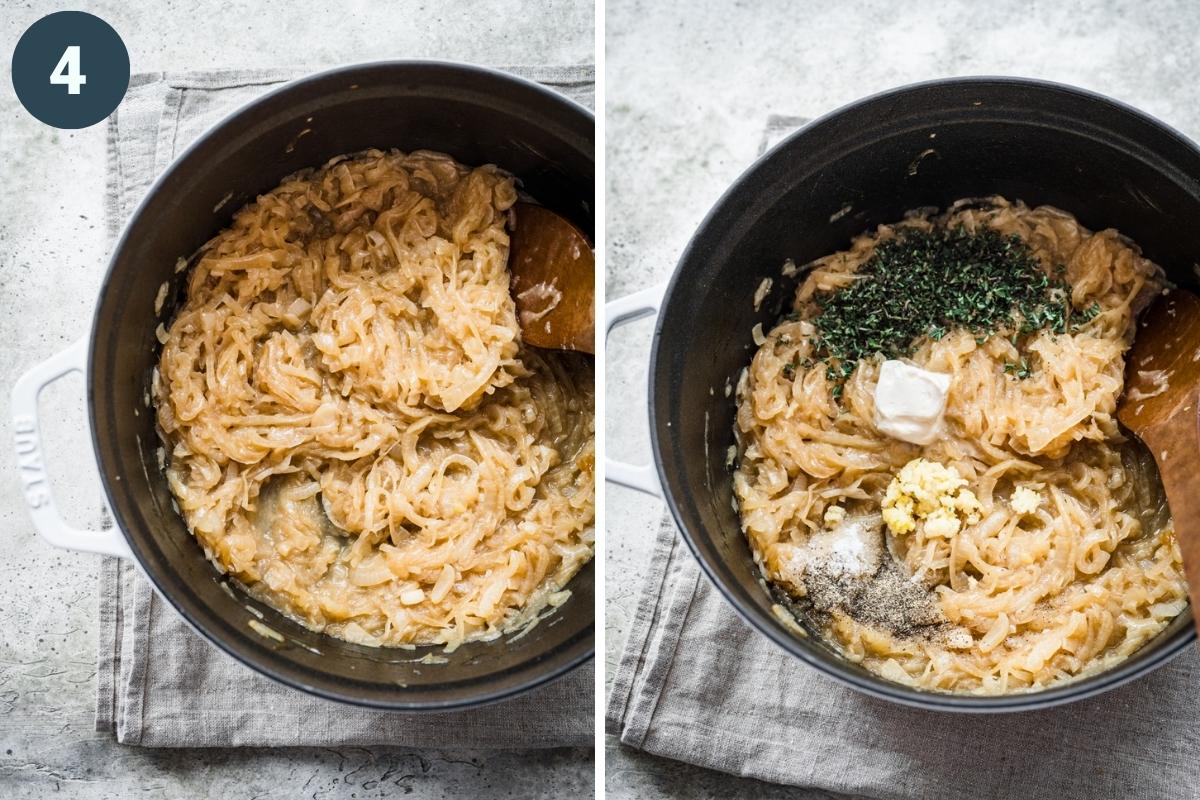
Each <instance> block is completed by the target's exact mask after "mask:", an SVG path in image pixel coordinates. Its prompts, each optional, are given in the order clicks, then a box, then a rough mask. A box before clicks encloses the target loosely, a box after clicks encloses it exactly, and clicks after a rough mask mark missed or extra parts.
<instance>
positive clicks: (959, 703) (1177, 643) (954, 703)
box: [648, 75, 1200, 713]
mask: <svg viewBox="0 0 1200 800" xmlns="http://www.w3.org/2000/svg"><path fill="white" fill-rule="evenodd" d="M971 86H980V87H984V86H986V87H989V88H990V87H995V86H1012V87H1022V88H1029V89H1036V90H1039V91H1044V92H1056V93H1061V94H1070V95H1074V96H1076V97H1078V98H1080V99H1083V100H1085V101H1087V102H1089V103H1094V104H1098V105H1104V106H1106V107H1108V108H1110V109H1112V110H1114V111H1116V112H1119V113H1122V114H1125V115H1127V116H1130V117H1134V118H1136V119H1138V120H1139V121H1141V122H1143V123H1146V124H1148V125H1150V126H1152V127H1154V128H1157V129H1158V130H1160V131H1161V132H1162V133H1165V134H1167V135H1169V136H1170V137H1172V138H1174V139H1176V140H1177V141H1178V142H1179V143H1180V144H1182V145H1184V146H1186V147H1188V148H1189V149H1191V150H1192V151H1193V152H1195V153H1196V154H1197V155H1200V145H1197V143H1196V142H1194V141H1193V140H1191V139H1190V138H1188V137H1187V136H1185V135H1183V134H1182V133H1180V132H1179V131H1178V130H1176V129H1175V128H1174V127H1172V126H1171V125H1168V124H1167V123H1165V122H1163V121H1162V120H1159V119H1157V118H1155V117H1153V116H1151V115H1150V114H1147V113H1146V112H1144V111H1141V110H1140V109H1137V108H1135V107H1134V106H1131V105H1129V104H1128V103H1124V102H1122V101H1120V100H1116V99H1114V98H1111V97H1108V96H1106V95H1102V94H1100V93H1098V92H1093V91H1091V90H1088V89H1081V88H1079V87H1076V86H1071V85H1069V84H1065V83H1059V82H1056V81H1048V80H1042V79H1039V78H1022V77H1016V76H1006V75H972V76H962V77H952V78H936V79H933V80H925V81H917V82H915V83H908V84H904V85H901V86H897V87H893V88H890V89H885V90H883V91H879V92H874V93H872V94H869V95H867V96H865V97H862V98H859V99H857V100H853V101H851V102H849V103H845V104H843V105H841V106H839V107H837V108H836V109H834V110H832V111H829V112H827V113H825V114H822V115H821V116H819V117H816V118H814V119H812V120H810V121H809V122H807V123H805V124H804V125H802V126H801V127H799V128H798V129H797V130H795V131H793V132H792V133H790V134H788V136H786V137H785V138H784V139H782V140H781V141H780V142H778V143H777V144H776V145H775V146H773V147H771V148H770V149H769V150H767V151H766V152H764V153H763V154H762V155H760V156H759V157H758V158H756V159H755V160H754V161H753V162H752V163H751V164H750V165H749V166H748V167H747V168H746V169H745V170H743V171H742V173H741V174H740V175H739V176H738V177H737V178H736V179H735V180H734V181H733V183H731V184H730V185H729V187H728V188H727V189H726V190H725V191H724V192H722V193H721V196H720V197H719V198H718V199H717V201H716V202H715V203H714V204H713V206H712V208H711V209H709V211H708V213H707V214H705V216H704V218H703V220H702V221H701V222H700V224H699V226H697V228H696V230H695V232H694V233H693V234H692V236H691V238H690V239H689V241H688V244H687V245H686V246H685V247H684V249H683V252H682V253H681V254H680V256H679V261H678V262H677V264H676V268H675V271H674V272H673V273H672V275H671V277H670V279H669V280H668V281H667V284H666V288H665V290H664V293H663V299H662V306H661V308H662V310H663V311H665V309H666V308H667V307H668V306H669V305H670V302H671V299H672V297H673V296H674V294H675V292H676V290H677V288H678V287H680V286H681V285H682V284H684V283H686V281H685V279H684V275H683V272H684V270H683V269H682V267H683V266H684V264H686V263H688V262H689V261H691V260H693V259H695V258H697V257H698V256H699V251H698V250H697V244H698V240H699V239H700V238H701V235H702V234H703V233H704V232H705V231H706V230H708V229H709V228H710V227H713V226H715V225H716V224H717V219H718V217H719V216H720V215H721V213H723V210H724V208H725V207H726V206H727V205H728V204H729V203H730V201H731V200H733V199H735V198H736V197H738V196H739V195H740V194H741V193H742V192H743V190H744V187H745V186H746V185H747V184H749V183H750V182H751V181H752V180H753V179H754V178H755V177H756V176H757V175H758V173H759V172H760V171H761V170H763V169H764V168H766V167H767V165H769V163H770V162H772V161H773V160H774V159H775V158H776V157H777V156H778V155H779V154H781V153H782V152H783V151H784V150H785V149H787V148H789V147H791V146H793V144H794V142H795V141H796V140H798V139H800V138H802V137H804V136H806V135H809V134H810V133H811V132H812V131H813V130H815V129H817V128H819V127H821V126H822V125H825V124H827V123H828V122H830V121H831V120H834V119H836V118H838V117H840V116H842V115H843V114H845V113H847V112H850V111H853V110H856V109H859V108H861V107H862V106H866V105H870V104H872V103H876V102H879V101H881V100H888V99H892V98H896V97H899V96H903V95H907V94H909V93H912V92H915V91H927V90H936V89H944V88H948V87H971ZM665 316H666V315H665V314H664V313H662V311H660V313H659V314H658V315H657V317H656V319H655V325H654V334H653V338H652V339H651V346H650V369H649V375H650V380H649V381H648V383H649V391H648V400H649V413H650V441H651V450H652V452H653V456H654V465H655V468H656V470H657V474H658V480H659V485H660V486H662V487H663V492H662V493H663V499H664V500H665V501H666V504H667V507H668V508H669V509H670V512H671V516H672V518H673V519H674V522H675V525H676V527H677V528H679V531H680V533H681V535H682V537H683V540H684V542H685V543H686V544H687V546H688V549H689V550H690V551H691V553H692V556H693V557H694V558H695V559H696V561H697V562H698V563H699V564H700V568H701V570H702V571H703V572H704V574H705V575H706V576H707V578H708V580H709V581H710V582H711V583H712V584H713V585H714V586H716V588H717V590H718V591H719V592H720V594H721V596H722V597H723V598H724V599H725V601H726V602H727V603H728V604H729V605H730V606H731V607H732V608H733V609H734V610H735V611H736V612H737V614H738V616H739V617H741V619H742V620H743V621H744V622H746V623H748V624H749V625H750V626H751V627H752V628H754V629H755V630H756V631H757V632H758V633H760V634H762V635H763V636H765V637H766V638H767V639H769V640H770V641H772V642H774V643H775V644H776V645H777V646H779V647H780V648H782V649H783V650H785V651H786V652H787V653H788V654H789V655H791V656H793V657H795V658H798V659H800V660H801V661H802V662H804V663H805V664H807V665H808V666H810V667H813V668H814V669H816V670H818V671H820V672H821V673H823V674H825V675H827V676H829V677H831V678H833V679H834V680H836V681H837V682H839V683H841V684H842V685H844V686H848V687H850V688H851V689H855V690H857V691H859V692H862V693H864V694H866V695H869V696H871V697H875V698H879V699H881V700H888V701H891V702H894V703H897V704H900V705H904V706H908V707H911V708H919V709H923V710H933V711H948V712H957V713H1003V712H1014V711H1033V710H1039V709H1045V708H1050V707H1053V706H1059V705H1065V704H1067V703H1071V702H1074V701H1076V700H1082V699H1085V698H1088V697H1094V696H1096V695H1098V694H1102V693H1103V692H1106V691H1108V690H1109V689H1113V688H1116V687H1117V686H1120V685H1122V684H1125V683H1128V682H1129V681H1132V680H1134V679H1136V678H1139V677H1142V676H1143V675H1146V674H1148V673H1150V672H1153V671H1154V670H1156V669H1158V668H1159V667H1161V666H1163V665H1164V664H1166V663H1167V662H1169V661H1170V660H1172V659H1173V658H1175V657H1176V656H1178V655H1179V654H1180V653H1182V652H1183V651H1184V650H1185V649H1186V648H1187V646H1188V645H1189V644H1191V643H1192V642H1193V641H1195V640H1196V638H1197V635H1196V628H1195V626H1194V625H1188V626H1186V627H1185V628H1183V629H1182V630H1181V631H1179V632H1177V633H1175V634H1173V639H1172V640H1171V641H1168V642H1166V643H1164V644H1163V645H1162V646H1160V647H1159V648H1158V650H1157V651H1156V652H1155V653H1154V654H1152V656H1150V657H1149V658H1148V659H1147V660H1145V661H1143V662H1140V663H1131V660H1132V658H1133V656H1136V655H1137V652H1140V651H1136V652H1135V653H1134V654H1133V655H1132V656H1130V657H1129V658H1126V659H1125V660H1123V661H1121V662H1119V663H1118V664H1116V665H1114V666H1113V667H1111V668H1109V669H1107V670H1105V671H1103V672H1100V673H1097V674H1095V675H1090V676H1087V677H1083V678H1080V679H1078V680H1076V681H1072V682H1070V683H1066V684H1062V685H1058V686H1054V687H1051V688H1049V689H1041V690H1037V691H1025V692H1016V693H1011V694H1001V695H971V694H950V693H942V692H931V691H923V690H918V689H913V688H910V687H907V686H904V685H902V684H899V683H894V682H892V681H888V680H886V679H884V678H882V677H877V676H874V675H870V674H862V673H859V672H856V671H854V670H851V669H849V668H848V667H847V666H846V665H847V664H848V663H849V662H847V661H846V660H845V659H844V658H843V657H841V656H840V655H837V654H836V653H835V656H836V661H833V662H826V661H823V660H821V659H819V658H817V657H816V656H815V655H814V654H813V653H812V652H810V646H809V645H805V644H803V643H802V640H801V639H799V638H798V637H796V636H794V635H792V634H790V633H787V632H786V631H784V630H783V629H782V627H781V626H779V625H777V624H775V623H774V622H771V621H769V620H767V618H766V615H765V614H762V613H761V612H760V611H759V610H758V609H749V608H745V607H743V606H742V604H741V603H740V602H739V601H738V600H737V599H736V598H735V596H734V592H733V590H732V589H731V588H730V586H729V585H727V584H726V583H725V581H724V580H722V578H721V577H720V576H719V575H718V573H717V570H716V569H715V568H714V567H713V566H712V565H711V564H709V563H708V561H707V560H706V558H705V557H704V556H703V555H702V554H701V547H700V545H699V543H698V542H697V541H696V539H695V537H694V536H693V535H692V533H691V531H690V530H689V528H688V527H687V525H685V524H684V522H683V520H684V515H683V513H682V507H681V505H680V504H679V502H678V501H677V500H676V498H675V496H674V493H673V492H672V490H671V488H670V483H669V480H668V477H669V469H668V466H667V462H666V457H665V454H664V441H665V439H666V436H661V437H660V424H662V423H663V420H661V419H660V418H659V415H658V413H657V411H656V405H655V399H656V398H655V392H656V384H657V381H656V379H655V376H657V375H658V370H659V363H658V359H659V344H660V339H661V336H662V327H663V320H664V319H665ZM1189 611H1190V606H1189V609H1187V610H1185V611H1184V612H1182V613H1189ZM1159 635H1160V636H1161V635H1162V634H1161V633H1160V634H1159Z"/></svg>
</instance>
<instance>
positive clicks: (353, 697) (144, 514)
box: [14, 62, 595, 711]
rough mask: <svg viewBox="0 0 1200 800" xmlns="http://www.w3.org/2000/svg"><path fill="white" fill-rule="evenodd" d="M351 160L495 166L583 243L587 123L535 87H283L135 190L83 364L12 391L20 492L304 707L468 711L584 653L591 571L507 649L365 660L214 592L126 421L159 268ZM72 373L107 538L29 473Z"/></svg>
mask: <svg viewBox="0 0 1200 800" xmlns="http://www.w3.org/2000/svg"><path fill="white" fill-rule="evenodd" d="M306 130H307V132H304V131H306ZM302 132H304V133H303V135H301V134H302ZM368 147H378V148H381V149H388V148H399V149H401V150H416V149H421V148H428V149H433V150H440V151H443V152H447V153H449V154H451V155H453V156H454V157H455V158H457V159H458V160H459V161H462V162H464V163H467V164H483V163H495V164H498V165H500V166H501V167H503V168H504V169H507V170H509V171H510V172H512V173H513V174H514V175H516V176H517V177H518V178H519V179H520V181H521V184H522V186H523V188H524V190H525V191H527V192H528V193H529V194H530V195H532V196H533V197H535V198H537V199H538V200H539V201H541V202H542V203H544V204H545V205H547V206H550V207H551V208H553V209H555V210H557V211H559V212H560V213H563V214H565V215H566V216H568V217H570V218H571V219H572V220H573V221H574V222H575V223H576V224H578V225H579V226H580V227H581V228H582V229H583V230H584V231H585V232H587V233H589V234H591V233H592V232H593V229H594V220H593V211H592V209H593V198H594V189H595V173H594V166H595V162H594V153H595V127H594V119H593V116H592V114H591V112H589V111H588V110H586V109H584V108H582V107H581V106H578V105H576V104H575V103H572V102H571V101H569V100H567V99H565V98H563V97H562V96H560V95H558V94H556V93H555V92H553V91H551V90H549V89H546V88H544V87H541V86H538V85H537V84H534V83H531V82H528V81H525V80H522V79H519V78H515V77H513V76H510V75H505V74H502V73H499V72H495V71H492V70H487V69H482V68H479V67H472V66H465V65H458V64H447V63H435V62H389V63H377V64H366V65H360V66H352V67H345V68H341V69H335V70H332V71H330V72H324V73H320V74H318V75H314V76H311V77H308V78H304V79H302V80H299V81H295V82H293V83H289V84H288V85H286V86H284V87H282V88H280V89H278V90H276V91H273V92H271V93H270V94H267V95H266V96H264V97H262V98H261V99H259V100H256V101H255V102H253V103H251V104H249V105H247V106H246V107H244V108H242V109H241V110H240V111H238V112H236V113H235V114H233V115H232V116H230V117H229V118H227V119H226V120H224V121H223V122H221V123H220V124H219V125H217V126H216V127H215V128H213V129H212V130H211V131H209V132H208V133H207V134H205V135H204V136H203V137H201V138H200V140H199V141H197V142H196V143H195V144H194V145H192V146H191V147H190V148H189V149H188V150H187V152H185V153H184V154H183V155H182V156H180V157H179V158H178V159H177V160H176V161H175V163H174V164H172V165H171V167H170V168H169V169H168V170H167V171H166V173H165V174H163V176H162V177H161V178H159V180H158V181H157V182H156V183H155V184H154V186H153V187H152V188H151V189H150V191H149V192H148V194H147V195H146V198H145V200H144V201H143V202H142V204H141V206H140V207H139V208H138V210H137V211H136V212H135V213H134V215H133V217H132V219H130V220H129V223H128V225H127V226H126V228H125V232H124V234H123V235H122V236H121V238H120V241H119V242H118V243H117V246H116V249H115V251H114V253H113V256H112V263H111V264H110V266H109V270H108V276H107V277H106V278H105V281H104V284H103V287H102V288H101V290H100V298H99V302H98V304H97V308H96V315H95V320H94V322H93V326H92V333H91V337H90V341H91V348H90V354H88V356H87V361H86V367H85V365H84V362H83V357H84V354H85V353H87V350H86V348H87V344H86V341H84V340H81V341H80V342H79V343H77V345H75V346H74V347H72V348H69V349H68V350H67V351H64V352H63V353H60V354H59V355H58V356H55V357H53V358H51V359H50V360H49V361H47V362H46V363H44V364H42V365H39V366H38V367H35V368H34V369H33V370H30V372H29V373H27V374H26V375H25V376H24V377H23V378H22V379H21V381H19V382H18V385H17V387H16V389H15V390H14V415H15V417H14V420H15V429H16V431H17V432H18V434H17V438H18V442H17V449H18V453H19V454H20V457H21V458H22V465H23V477H24V480H25V485H26V497H27V499H28V501H29V504H30V507H31V509H32V510H33V514H34V518H35V522H36V523H37V526H38V528H39V530H41V531H42V533H43V534H44V535H46V536H47V537H48V538H50V539H51V541H53V542H55V543H57V544H63V545H65V546H70V547H75V548H77V549H85V550H92V551H98V552H108V553H111V554H114V555H125V556H131V557H132V558H134V559H135V560H136V561H137V563H138V564H139V566H140V567H141V569H142V570H143V572H144V573H145V574H146V575H147V576H148V577H149V578H150V580H151V581H152V582H153V583H154V586H155V587H156V588H157V589H158V591H159V593H160V594H161V595H162V596H163V597H165V598H166V599H167V601H168V602H170V603H171V605H173V606H174V607H175V608H176V610H178V611H179V613H180V614H182V615H183V617H184V618H185V619H187V621H188V622H190V623H191V624H192V626H194V627H195V628H196V630H198V631H199V632H200V633H201V634H203V635H204V636H205V637H207V638H208V639H209V640H210V641H211V642H213V643H214V644H215V645H217V646H218V647H220V648H221V649H222V650H224V651H226V652H227V653H229V654H230V655H232V656H233V657H235V658H237V659H238V660H239V661H241V662H243V663H244V664H246V665H247V666H250V667H252V668H253V669H255V670H257V671H258V672H261V673H262V674H264V675H267V676H269V677H272V678H275V679H276V680H279V681H282V682H283V683H286V684H288V685H290V686H293V687H295V688H297V689H301V690H303V691H305V692H309V693H311V694H314V695H319V696H321V697H327V698H330V699H334V700H342V701H347V702H351V703H356V704H360V705H366V706H374V707H378V708H386V709H397V710H408V711H418V710H428V709H445V708H453V707H463V706H471V705H477V704H480V703H484V702H488V701H492V700H498V699H501V698H504V697H508V696H511V695H514V694H516V693H518V692H521V691H524V690H527V689H530V688H533V687H535V686H538V685H540V684H543V683H546V682H547V681H550V680H552V679H554V678H556V677H558V676H560V675H562V674H564V673H565V672H567V671H568V670H570V669H572V668H573V667H576V666H578V665H579V664H581V663H583V662H584V661H586V660H587V659H588V658H590V657H591V655H592V651H593V646H594V645H593V628H594V617H595V614H594V608H593V600H594V593H595V574H594V569H593V567H592V565H590V564H589V565H588V566H587V567H585V568H584V569H583V570H582V571H581V572H580V573H579V574H578V575H577V576H576V577H575V579H574V580H573V581H572V582H571V585H570V588H571V590H572V592H573V593H572V595H571V598H570V600H568V601H567V602H566V603H565V604H564V605H563V606H562V607H561V608H559V609H558V610H557V611H556V612H555V617H554V618H552V619H550V620H547V621H545V622H543V623H542V624H540V625H538V626H537V627H536V628H534V629H533V631H532V632H530V633H529V634H528V635H526V636H524V637H522V638H520V639H519V640H517V641H515V642H509V641H507V639H508V638H510V637H503V638H501V639H499V640H496V641H494V642H490V643H481V642H477V643H473V644H468V645H464V646H463V647H461V648H459V649H458V650H456V651H455V652H454V653H452V654H449V655H448V656H447V658H448V659H449V662H448V663H446V664H436V665H430V664H414V663H413V661H414V659H416V658H420V657H421V656H422V655H423V651H424V650H427V649H429V648H421V649H419V650H418V651H417V652H415V653H414V652H411V651H407V650H397V649H387V648H383V649H375V648H370V647H363V646H359V645H355V644H350V643H347V642H344V641H340V640H337V639H333V638H331V637H326V636H323V635H321V634H318V633H314V632H312V631H309V630H307V629H305V628H303V627H301V626H300V625H298V624H296V623H294V622H292V621H290V620H288V619H287V618H285V617H284V616H283V615H282V614H280V613H278V612H276V611H275V610H273V609H271V608H270V607H267V606H265V605H263V604H262V603H259V602H257V601H254V600H251V599H249V598H248V597H246V596H245V595H244V594H243V593H241V592H235V594H236V597H235V596H232V595H231V594H229V593H227V592H226V591H225V590H223V589H222V585H221V584H222V582H223V579H222V577H221V576H220V575H219V574H218V573H217V571H216V570H215V569H214V568H213V565H212V564H211V563H209V562H208V561H207V560H205V558H204V555H203V553H202V552H201V549H200V547H199V546H198V544H197V543H196V540H195V539H194V538H193V537H192V536H191V534H189V533H188V531H187V528H186V527H185V526H184V523H183V520H182V519H181V518H180V517H179V515H178V514H177V513H176V512H175V511H174V510H173V509H172V505H171V494H170V491H169V489H168V487H167V482H166V480H165V478H164V476H163V473H162V470H161V469H160V468H159V465H158V463H157V460H156V456H155V450H156V448H157V447H158V437H157V434H156V433H155V430H154V415H153V413H151V412H147V411H146V410H145V408H144V399H143V398H144V397H145V393H146V391H147V386H148V381H149V377H150V374H151V370H152V369H153V367H154V365H155V363H156V361H157V358H158V352H159V345H158V342H157V341H156V339H155V335H154V328H155V325H156V320H155V313H154V301H155V293H156V291H157V290H158V287H159V285H160V284H161V283H162V282H163V281H164V280H166V281H171V282H172V286H174V287H176V288H178V281H179V280H180V279H181V278H180V276H176V275H175V274H174V265H175V262H176V259H178V258H180V257H181V256H185V257H186V256H190V255H191V254H192V253H193V252H195V251H196V250H197V248H199V247H200V246H201V245H202V244H204V242H206V241H207V240H208V239H209V238H210V237H212V236H213V235H214V234H215V233H216V232H217V231H218V230H220V229H221V228H223V227H225V226H226V225H227V224H228V223H229V221H230V219H231V217H232V214H233V212H234V211H236V210H237V209H238V208H239V207H241V206H242V205H243V204H245V203H246V202H247V201H249V200H251V199H253V198H254V197H256V196H257V195H258V194H260V193H262V192H265V191H268V190H270V189H272V188H273V187H275V186H276V185H277V184H278V183H279V182H280V180H281V179H282V178H283V177H284V176H285V175H288V174H289V173H292V172H294V171H296V170H298V169H301V168H304V167H311V166H316V165H319V164H321V163H323V162H325V161H326V160H327V159H329V158H331V157H333V156H335V155H338V154H341V153H350V152H355V151H359V150H363V149H366V148H368ZM73 369H84V370H85V378H86V382H87V395H88V410H89V414H90V422H91V428H92V436H93V443H94V445H95V449H96V455H97V459H98V462H99V467H100V474H101V476H102V478H103V482H104V488H105V490H106V492H107V496H108V502H109V507H110V508H111V509H112V512H113V516H114V518H115V520H116V523H117V527H118V528H119V531H113V532H108V533H102V532H85V531H74V530H72V529H70V528H69V527H68V526H66V525H65V524H64V523H63V522H62V520H61V519H60V518H59V517H58V515H57V514H56V512H55V511H54V508H53V502H52V500H51V499H50V494H49V491H48V488H47V486H46V481H45V475H44V472H43V471H42V469H41V464H40V459H39V458H38V455H39V447H40V445H39V442H38V436H37V425H36V406H35V405H33V404H31V400H30V398H36V392H37V390H38V389H39V388H40V387H41V386H42V385H44V384H45V383H47V382H49V381H51V380H53V379H54V378H56V377H58V376H59V375H62V374H65V373H66V372H69V371H71V370H73ZM32 402H35V400H34V401H32ZM135 410H141V412H142V413H139V414H136V415H135ZM247 606H249V607H252V608H254V609H256V610H257V611H258V612H260V613H261V614H262V618H263V620H264V622H265V623H266V624H267V625H268V626H269V627H270V628H272V629H274V630H275V631H278V632H279V633H281V634H283V636H284V638H285V639H286V642H285V643H283V644H280V643H278V642H274V641H272V640H270V639H267V638H264V637H263V636H260V635H259V634H257V633H255V632H254V631H253V630H252V629H251V628H250V627H249V626H248V623H249V622H250V621H251V620H254V619H256V616H253V615H252V614H251V612H250V611H248V610H247ZM310 648H311V649H310ZM314 650H315V651H319V653H318V652H313V651H314ZM438 654H439V655H441V652H440V649H439V650H438Z"/></svg>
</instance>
